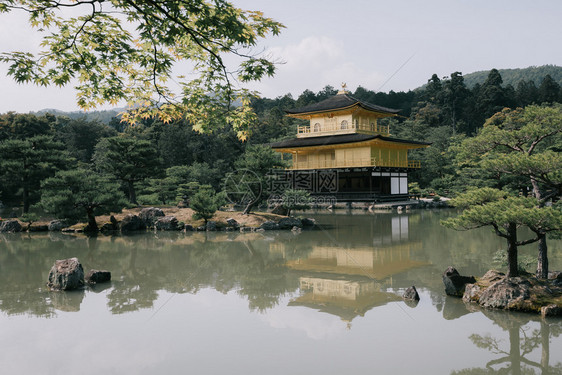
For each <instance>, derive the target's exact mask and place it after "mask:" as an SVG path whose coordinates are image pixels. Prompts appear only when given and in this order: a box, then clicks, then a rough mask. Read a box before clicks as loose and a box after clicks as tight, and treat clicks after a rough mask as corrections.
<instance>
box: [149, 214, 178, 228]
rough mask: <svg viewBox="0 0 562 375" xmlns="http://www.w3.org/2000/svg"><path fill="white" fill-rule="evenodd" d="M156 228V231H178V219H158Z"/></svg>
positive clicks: (155, 224) (170, 217) (168, 217)
mask: <svg viewBox="0 0 562 375" xmlns="http://www.w3.org/2000/svg"><path fill="white" fill-rule="evenodd" d="M154 227H155V228H156V230H178V219H176V217H175V216H163V217H158V218H157V219H156V222H155V223H154Z"/></svg>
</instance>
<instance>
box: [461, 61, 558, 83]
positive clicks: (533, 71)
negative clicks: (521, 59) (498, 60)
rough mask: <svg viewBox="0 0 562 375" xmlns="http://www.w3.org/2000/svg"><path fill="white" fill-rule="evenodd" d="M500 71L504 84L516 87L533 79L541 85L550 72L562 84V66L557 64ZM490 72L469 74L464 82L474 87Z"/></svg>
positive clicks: (482, 81) (483, 71)
mask: <svg viewBox="0 0 562 375" xmlns="http://www.w3.org/2000/svg"><path fill="white" fill-rule="evenodd" d="M498 71H499V72H500V74H501V76H502V78H503V84H504V86H507V85H512V86H513V87H516V86H517V84H518V83H519V81H521V80H525V81H529V80H532V81H534V82H535V85H536V86H539V85H540V84H541V82H542V80H543V78H544V77H545V76H546V75H547V74H550V76H551V77H552V79H553V80H554V81H555V82H557V83H558V84H559V85H561V86H562V67H560V66H556V65H543V66H530V67H528V68H522V69H498ZM488 73H490V71H489V70H482V71H479V72H474V73H470V74H467V75H465V76H464V82H465V83H466V86H467V87H469V88H472V87H474V85H475V84H477V83H479V84H482V83H484V81H485V80H486V77H488Z"/></svg>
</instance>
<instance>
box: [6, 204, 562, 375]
mask: <svg viewBox="0 0 562 375" xmlns="http://www.w3.org/2000/svg"><path fill="white" fill-rule="evenodd" d="M451 214H452V213H451V212H450V211H418V212H413V213H408V214H401V215H399V214H396V213H394V214H391V213H379V214H368V213H363V212H353V213H345V212H338V213H335V214H314V215H307V216H312V217H314V218H315V219H316V220H317V221H318V222H319V223H320V224H321V227H322V229H320V230H315V231H304V232H302V233H300V234H293V233H291V232H266V233H157V234H155V233H146V234H144V233H143V234H138V235H133V236H115V237H106V236H102V235H100V236H99V237H97V238H87V237H83V236H78V235H76V236H74V235H64V234H60V233H46V234H32V235H29V234H10V235H0V332H1V334H0V369H1V373H3V374H62V373H67V372H76V373H80V374H98V373H103V374H156V373H157V374H165V373H191V374H224V373H229V374H287V373H289V374H355V373H365V372H368V373H378V374H405V373H411V374H451V373H458V374H461V373H462V374H483V373H486V374H488V373H494V372H496V371H497V372H501V373H513V374H519V373H525V374H534V373H536V374H546V373H548V374H559V373H562V363H561V362H562V335H561V334H562V319H547V320H543V319H540V318H539V317H538V316H535V315H531V314H522V313H508V312H502V311H486V310H484V311H483V310H481V309H479V308H477V307H475V306H472V305H465V304H464V303H462V301H461V300H459V299H456V298H451V297H447V296H445V293H444V287H443V284H442V281H441V274H442V272H443V271H444V270H445V268H447V266H449V265H454V266H455V267H456V268H457V269H458V270H459V271H460V272H461V274H474V275H476V276H481V275H482V274H484V273H485V272H486V271H487V270H488V269H489V268H491V267H492V266H493V264H492V260H493V255H494V253H495V252H496V251H497V250H498V249H502V248H503V247H504V244H503V242H502V241H500V239H499V238H497V237H496V236H495V235H494V234H492V233H491V232H490V231H489V230H486V229H482V230H477V231H470V232H455V231H452V230H449V229H445V228H443V227H441V226H440V225H439V220H440V219H443V218H445V217H447V216H448V215H451ZM549 245H550V248H549V251H550V263H551V269H562V242H561V241H550V242H549ZM535 252H536V246H535V245H529V246H526V247H523V248H521V251H520V253H521V254H522V255H531V256H534V254H535ZM69 257H78V258H79V260H80V261H81V263H82V264H83V266H84V268H85V270H86V271H88V270H89V269H91V268H95V269H107V270H110V271H111V272H112V277H113V280H112V282H111V283H109V284H106V285H98V286H96V287H94V288H91V289H87V290H84V291H79V292H66V293H54V292H49V291H48V290H47V289H46V287H45V282H46V280H47V275H48V272H49V269H50V268H51V266H52V264H53V263H54V261H55V260H56V259H63V258H69ZM411 285H415V286H416V287H417V289H418V292H419V293H420V296H421V301H420V302H419V303H418V304H417V305H412V304H407V303H405V302H404V301H403V300H402V299H401V297H400V296H401V295H402V293H403V292H404V290H405V289H406V288H407V287H409V286H411ZM508 369H511V370H508Z"/></svg>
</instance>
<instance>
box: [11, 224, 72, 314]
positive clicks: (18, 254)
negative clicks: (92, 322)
mask: <svg viewBox="0 0 562 375" xmlns="http://www.w3.org/2000/svg"><path fill="white" fill-rule="evenodd" d="M53 244H54V243H53V241H52V240H51V238H50V237H49V236H48V235H43V236H32V235H30V234H28V233H14V234H4V235H0V310H2V311H3V312H5V313H6V314H8V315H19V314H31V315H34V316H39V317H52V316H54V315H55V310H56V309H60V310H65V309H69V310H71V311H72V310H76V308H77V306H76V301H77V297H78V296H77V295H73V296H71V297H69V298H67V299H66V300H65V299H64V298H62V296H59V295H57V294H56V293H49V292H48V290H47V288H46V286H45V283H46V282H47V276H48V274H49V270H50V269H51V267H52V266H53V264H54V261H55V260H56V259H62V258H64V257H65V256H64V254H65V253H66V252H68V251H69V249H70V248H72V247H74V246H76V245H77V241H76V239H75V238H67V241H65V242H62V241H60V242H56V243H55V246H53ZM78 308H79V303H78Z"/></svg>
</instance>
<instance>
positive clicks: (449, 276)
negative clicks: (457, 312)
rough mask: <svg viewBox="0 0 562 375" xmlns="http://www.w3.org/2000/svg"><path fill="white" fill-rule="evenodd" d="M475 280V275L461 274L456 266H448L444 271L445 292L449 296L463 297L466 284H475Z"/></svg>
mask: <svg viewBox="0 0 562 375" xmlns="http://www.w3.org/2000/svg"><path fill="white" fill-rule="evenodd" d="M475 282H476V279H475V278H474V276H461V275H460V274H459V271H457V270H456V269H455V268H454V267H448V268H447V269H446V270H445V272H443V284H444V285H445V293H446V294H447V295H448V296H454V297H462V296H463V295H464V290H465V286H466V284H473V283H475Z"/></svg>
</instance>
